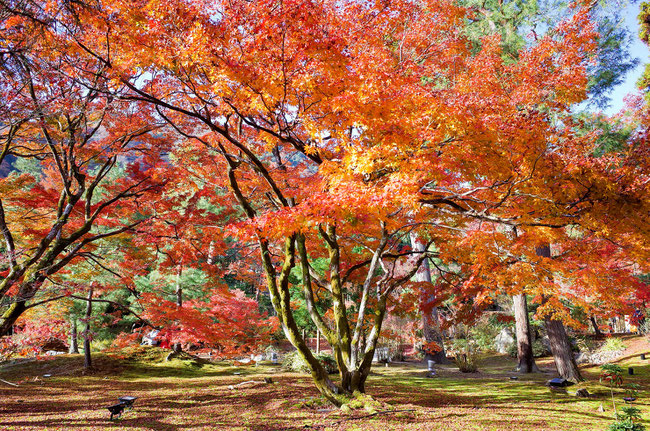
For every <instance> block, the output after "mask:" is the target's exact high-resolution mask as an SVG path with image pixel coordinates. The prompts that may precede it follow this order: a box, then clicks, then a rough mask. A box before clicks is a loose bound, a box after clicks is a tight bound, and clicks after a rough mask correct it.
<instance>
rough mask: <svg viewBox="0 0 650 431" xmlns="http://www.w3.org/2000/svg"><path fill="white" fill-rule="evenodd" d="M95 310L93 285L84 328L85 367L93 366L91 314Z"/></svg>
mask: <svg viewBox="0 0 650 431" xmlns="http://www.w3.org/2000/svg"><path fill="white" fill-rule="evenodd" d="M92 312H93V285H92V284H91V285H90V289H89V290H88V301H87V303H86V316H85V319H86V328H85V330H84V368H86V369H88V368H91V367H92V366H93V364H92V358H91V357H90V315H91V314H92Z"/></svg>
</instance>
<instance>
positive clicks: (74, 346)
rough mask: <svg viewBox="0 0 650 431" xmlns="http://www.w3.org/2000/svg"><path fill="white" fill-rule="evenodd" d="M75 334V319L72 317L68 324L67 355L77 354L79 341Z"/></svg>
mask: <svg viewBox="0 0 650 431" xmlns="http://www.w3.org/2000/svg"><path fill="white" fill-rule="evenodd" d="M78 338H79V336H78V334H77V318H76V317H73V318H72V319H71V322H70V350H69V353H75V354H78V353H79V341H78Z"/></svg>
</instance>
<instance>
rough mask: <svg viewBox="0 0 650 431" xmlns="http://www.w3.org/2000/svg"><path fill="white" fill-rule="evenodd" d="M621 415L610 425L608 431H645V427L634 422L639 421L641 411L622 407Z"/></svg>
mask: <svg viewBox="0 0 650 431" xmlns="http://www.w3.org/2000/svg"><path fill="white" fill-rule="evenodd" d="M621 410H622V411H623V413H621V414H619V415H618V420H617V421H616V422H614V423H613V424H611V425H610V426H609V428H607V430H608V431H645V426H644V425H643V424H640V423H638V422H635V421H639V420H641V411H640V410H639V409H637V408H636V407H623V408H622V409H621Z"/></svg>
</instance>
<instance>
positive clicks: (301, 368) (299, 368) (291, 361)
mask: <svg viewBox="0 0 650 431" xmlns="http://www.w3.org/2000/svg"><path fill="white" fill-rule="evenodd" d="M314 356H315V357H316V359H318V360H319V361H320V363H321V364H322V365H323V367H324V368H325V371H327V372H328V373H329V374H334V373H337V372H338V370H339V369H338V367H337V365H336V360H335V359H334V358H333V357H332V355H328V354H326V353H319V354H317V355H314ZM282 367H283V368H285V369H287V370H291V371H295V372H297V373H311V369H310V368H309V364H307V362H305V361H304V360H303V359H302V357H301V356H300V355H299V354H298V351H297V350H296V351H293V352H291V353H287V354H286V355H284V359H283V360H282Z"/></svg>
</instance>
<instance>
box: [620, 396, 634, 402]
mask: <svg viewBox="0 0 650 431" xmlns="http://www.w3.org/2000/svg"><path fill="white" fill-rule="evenodd" d="M623 401H625V402H626V403H631V402H632V401H636V397H625V398H623Z"/></svg>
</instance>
